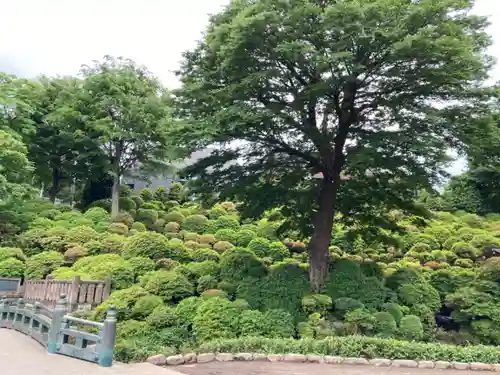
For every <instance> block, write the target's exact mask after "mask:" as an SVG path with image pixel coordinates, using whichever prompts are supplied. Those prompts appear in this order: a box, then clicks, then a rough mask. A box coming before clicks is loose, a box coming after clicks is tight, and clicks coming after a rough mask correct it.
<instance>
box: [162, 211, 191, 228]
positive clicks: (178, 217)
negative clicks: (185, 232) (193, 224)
mask: <svg viewBox="0 0 500 375" xmlns="http://www.w3.org/2000/svg"><path fill="white" fill-rule="evenodd" d="M164 219H165V221H166V222H167V223H170V222H175V223H178V224H179V225H180V224H182V223H183V222H184V220H186V217H185V216H184V215H183V214H182V213H180V212H179V211H170V212H169V213H167V214H166V215H165V217H164Z"/></svg>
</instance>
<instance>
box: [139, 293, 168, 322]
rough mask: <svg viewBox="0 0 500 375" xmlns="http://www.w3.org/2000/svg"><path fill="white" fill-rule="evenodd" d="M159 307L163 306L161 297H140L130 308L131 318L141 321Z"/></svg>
mask: <svg viewBox="0 0 500 375" xmlns="http://www.w3.org/2000/svg"><path fill="white" fill-rule="evenodd" d="M160 305H163V300H162V299H161V297H158V296H153V295H146V296H142V297H140V298H139V299H138V300H137V301H136V302H135V304H134V307H132V317H133V318H134V319H141V320H143V319H145V318H146V317H147V316H148V315H150V314H151V313H152V312H153V310H154V309H155V308H156V307H158V306H160Z"/></svg>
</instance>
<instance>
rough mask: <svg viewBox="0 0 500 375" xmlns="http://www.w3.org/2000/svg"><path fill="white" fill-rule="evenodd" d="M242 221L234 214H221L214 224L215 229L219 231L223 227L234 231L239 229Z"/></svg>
mask: <svg viewBox="0 0 500 375" xmlns="http://www.w3.org/2000/svg"><path fill="white" fill-rule="evenodd" d="M239 226H240V223H239V221H238V219H237V218H235V217H234V216H219V217H218V218H217V219H215V221H214V224H213V229H214V230H215V231H219V230H221V229H231V230H233V231H236V230H238V228H239Z"/></svg>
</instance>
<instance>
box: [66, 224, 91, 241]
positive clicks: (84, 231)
mask: <svg viewBox="0 0 500 375" xmlns="http://www.w3.org/2000/svg"><path fill="white" fill-rule="evenodd" d="M98 238H99V234H98V233H97V232H96V231H95V230H94V229H93V228H91V227H87V226H78V227H75V228H72V229H71V230H70V231H68V232H67V233H66V241H67V242H68V243H75V244H80V245H83V244H84V243H85V242H89V241H91V240H95V239H98Z"/></svg>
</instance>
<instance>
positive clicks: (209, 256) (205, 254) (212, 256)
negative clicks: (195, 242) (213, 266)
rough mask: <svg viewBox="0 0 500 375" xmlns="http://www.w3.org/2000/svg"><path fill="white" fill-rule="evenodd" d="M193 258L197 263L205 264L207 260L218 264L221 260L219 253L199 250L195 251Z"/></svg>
mask: <svg viewBox="0 0 500 375" xmlns="http://www.w3.org/2000/svg"><path fill="white" fill-rule="evenodd" d="M191 256H192V258H193V260H194V261H195V262H203V261H205V260H213V261H216V262H218V261H219V259H220V255H219V253H217V252H216V251H214V250H211V249H197V250H195V251H193V253H192V255H191Z"/></svg>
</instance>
